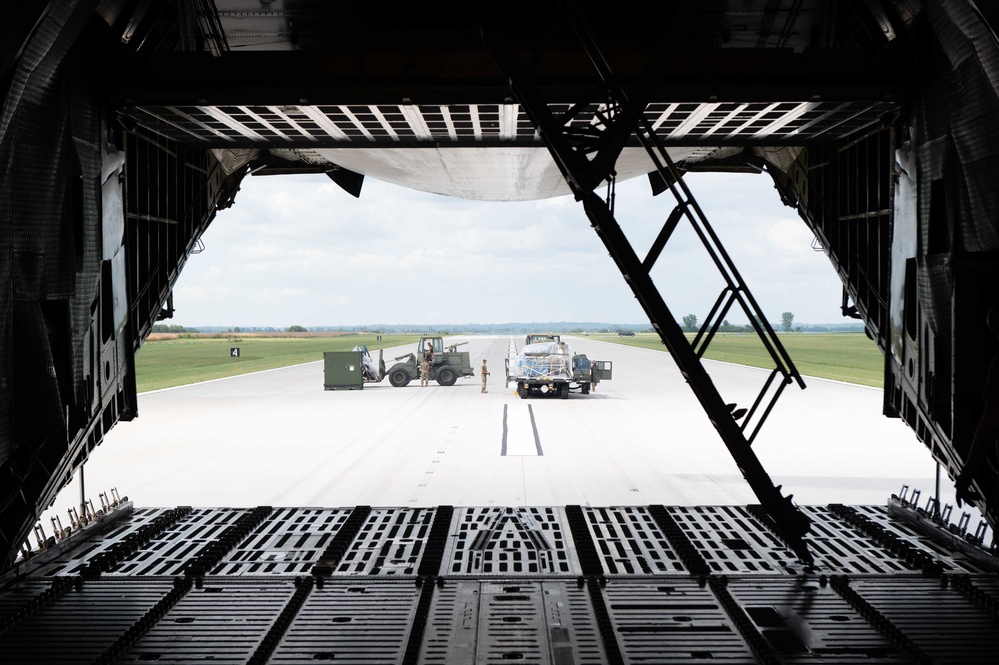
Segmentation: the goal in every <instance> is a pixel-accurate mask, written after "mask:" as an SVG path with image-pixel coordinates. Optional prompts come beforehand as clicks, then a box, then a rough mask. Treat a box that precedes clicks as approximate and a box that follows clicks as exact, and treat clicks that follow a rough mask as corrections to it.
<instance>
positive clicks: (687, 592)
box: [603, 578, 756, 664]
mask: <svg viewBox="0 0 999 665" xmlns="http://www.w3.org/2000/svg"><path fill="white" fill-rule="evenodd" d="M603 596H604V598H606V602H607V606H608V610H609V613H610V618H611V621H612V622H613V624H614V631H615V633H616V634H617V637H618V640H619V641H620V645H621V651H622V653H623V654H624V656H625V659H626V662H630V663H640V662H657V661H658V662H670V663H675V662H698V661H704V660H710V661H711V662H721V663H733V664H734V663H755V662H756V660H755V658H754V657H753V652H752V650H751V649H750V647H749V645H748V644H747V643H746V641H745V639H744V638H743V637H742V635H741V634H740V633H739V630H738V628H737V627H736V626H735V625H734V623H733V622H732V620H731V619H730V618H729V616H728V615H727V614H726V612H725V610H724V608H723V607H722V604H721V603H720V602H719V600H718V598H716V597H715V596H714V594H713V593H712V592H711V591H710V589H708V588H704V587H700V586H699V585H698V584H697V583H696V582H694V581H691V580H689V579H682V578H681V579H664V580H661V581H649V582H637V581H635V582H622V583H615V584H612V583H610V582H608V583H607V586H606V587H605V588H604V589H603Z"/></svg>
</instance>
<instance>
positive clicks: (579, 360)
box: [506, 334, 613, 399]
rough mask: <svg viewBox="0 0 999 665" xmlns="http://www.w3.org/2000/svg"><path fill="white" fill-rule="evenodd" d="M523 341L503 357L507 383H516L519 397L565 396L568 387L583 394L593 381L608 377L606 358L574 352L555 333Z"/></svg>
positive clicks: (593, 384) (535, 335) (535, 336)
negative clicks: (523, 342)
mask: <svg viewBox="0 0 999 665" xmlns="http://www.w3.org/2000/svg"><path fill="white" fill-rule="evenodd" d="M525 341H526V343H525V344H524V346H523V348H521V349H520V350H519V351H518V352H516V353H511V354H510V356H509V357H508V358H507V359H506V381H507V385H508V386H509V385H510V384H511V383H516V384H517V394H518V395H520V397H521V398H522V399H523V398H525V397H527V396H528V395H546V396H550V397H561V398H562V399H567V398H568V397H569V392H570V391H572V390H579V392H580V393H582V394H583V395H587V394H589V393H590V390H591V389H592V388H593V387H595V386H596V384H597V383H599V382H600V381H608V380H610V378H611V374H612V370H613V365H612V363H611V362H610V361H609V360H590V359H589V358H587V357H586V355H585V354H582V353H577V354H574V353H572V351H571V350H570V349H569V345H568V344H566V343H565V342H563V341H561V338H560V337H559V336H558V335H537V334H534V335H528V336H527V338H526V340H525Z"/></svg>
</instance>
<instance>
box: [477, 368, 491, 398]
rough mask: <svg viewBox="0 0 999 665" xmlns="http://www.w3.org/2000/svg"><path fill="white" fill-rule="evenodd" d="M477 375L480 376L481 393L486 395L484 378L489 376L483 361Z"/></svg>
mask: <svg viewBox="0 0 999 665" xmlns="http://www.w3.org/2000/svg"><path fill="white" fill-rule="evenodd" d="M479 373H480V374H481V375H482V392H484V393H487V392H489V391H488V390H486V377H487V376H489V370H487V369H486V361H485V360H483V361H482V369H481V370H479Z"/></svg>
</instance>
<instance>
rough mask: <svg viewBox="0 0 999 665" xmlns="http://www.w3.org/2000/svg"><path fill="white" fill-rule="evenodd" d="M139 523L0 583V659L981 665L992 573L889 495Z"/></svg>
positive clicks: (195, 516) (98, 525) (993, 611)
mask: <svg viewBox="0 0 999 665" xmlns="http://www.w3.org/2000/svg"><path fill="white" fill-rule="evenodd" d="M801 509H802V510H803V511H804V512H805V513H806V514H807V515H808V517H809V518H811V520H812V521H813V522H812V524H813V528H812V531H811V533H810V536H809V544H810V546H811V548H812V550H813V552H814V556H815V564H814V566H813V567H805V566H803V565H801V564H800V563H799V562H798V560H797V559H796V558H795V556H794V554H793V553H792V552H791V551H790V550H789V549H788V548H787V547H786V546H785V544H784V543H782V542H781V540H780V539H779V537H778V536H777V535H776V534H775V532H774V531H773V530H772V528H771V527H772V524H771V523H769V522H768V518H767V517H766V514H765V513H764V512H763V511H762V510H760V509H759V507H758V506H701V507H672V506H618V507H603V508H601V507H587V506H565V507H451V506H438V507H434V508H377V507H369V506H357V507H353V508H271V507H257V508H250V509H246V508H212V509H192V508H189V507H179V508H173V509H159V508H158V509H150V508H134V507H133V506H132V505H131V504H130V503H128V502H123V503H121V504H120V505H117V506H113V507H111V509H110V510H109V511H108V512H107V513H106V514H105V515H103V516H101V517H100V518H99V519H98V520H96V521H95V522H94V523H92V524H90V525H89V526H87V527H85V528H84V529H82V530H80V531H78V532H77V533H75V534H73V535H71V536H70V537H68V538H65V539H64V540H62V541H60V542H58V543H56V544H54V545H53V546H51V547H49V548H47V549H46V550H44V551H42V552H39V553H36V554H35V555H34V556H31V557H29V558H27V559H23V560H21V561H19V562H18V564H17V566H16V567H15V569H13V570H12V571H10V572H9V573H7V575H6V576H5V577H3V578H0V655H2V656H0V661H2V662H3V663H10V664H20V663H63V664H69V663H140V662H152V661H155V662H161V663H192V662H204V661H211V662H213V663H306V662H310V663H311V662H324V661H332V662H337V663H411V664H420V663H423V664H427V665H429V664H432V663H504V664H505V663H510V662H515V663H554V664H558V665H568V664H576V663H578V664H583V663H664V662H669V663H677V662H722V663H865V664H872V663H910V662H918V663H922V662H926V663H929V662H932V663H955V664H958V663H960V664H969V663H994V662H995V660H994V659H995V654H996V653H999V631H997V630H996V625H997V622H999V560H997V559H996V557H995V555H994V551H990V550H988V549H987V548H984V547H982V546H981V545H979V544H977V543H975V542H974V538H971V537H968V536H967V535H966V534H964V533H963V532H961V531H960V530H958V529H956V528H953V527H951V528H950V529H948V528H945V527H944V526H943V525H942V524H940V523H939V522H934V521H933V520H930V519H928V517H927V516H926V515H925V513H922V512H921V511H919V510H917V509H916V508H915V507H914V506H911V505H909V504H907V503H906V502H905V501H903V500H899V499H897V498H893V499H892V500H891V501H890V502H889V503H888V504H887V505H886V506H842V505H830V506H821V507H820V506H803V507H802V508H801Z"/></svg>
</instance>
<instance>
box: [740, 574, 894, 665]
mask: <svg viewBox="0 0 999 665" xmlns="http://www.w3.org/2000/svg"><path fill="white" fill-rule="evenodd" d="M728 591H729V593H730V594H731V595H732V597H733V598H734V599H735V600H736V601H737V602H738V604H739V606H740V607H741V608H742V609H743V610H744V611H745V612H746V614H747V615H748V617H749V618H750V620H751V621H752V622H753V626H754V627H755V628H756V630H758V631H759V633H760V634H761V636H762V637H763V638H764V639H765V640H766V641H767V642H768V643H769V644H770V646H771V647H772V648H773V649H774V651H775V652H776V653H777V655H778V656H779V657H780V659H781V662H784V663H799V662H813V661H815V660H818V659H824V660H829V661H832V662H836V663H865V664H868V665H877V664H881V663H908V662H910V661H909V658H908V656H907V655H906V654H904V653H903V652H902V651H901V650H900V649H899V648H898V646H897V645H895V644H893V643H892V642H891V641H890V640H889V639H888V638H886V637H885V636H884V635H882V634H881V633H880V632H879V631H878V630H877V629H876V628H875V627H874V626H872V625H871V624H869V623H867V622H866V621H865V620H864V618H863V617H862V616H860V614H858V613H857V611H856V610H855V609H854V608H853V607H852V606H851V605H850V604H849V603H848V602H847V601H846V600H844V599H843V597H842V596H840V595H839V594H838V593H836V591H834V590H833V589H832V588H831V587H829V585H828V584H822V583H820V582H819V581H818V580H816V579H815V578H814V577H812V578H809V579H787V578H785V579H771V580H767V581H766V584H760V583H759V582H758V581H755V580H745V579H740V580H737V581H733V582H731V583H730V584H729V586H728Z"/></svg>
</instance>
